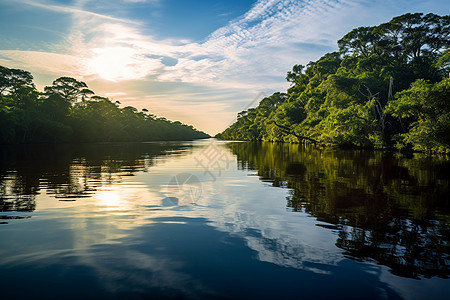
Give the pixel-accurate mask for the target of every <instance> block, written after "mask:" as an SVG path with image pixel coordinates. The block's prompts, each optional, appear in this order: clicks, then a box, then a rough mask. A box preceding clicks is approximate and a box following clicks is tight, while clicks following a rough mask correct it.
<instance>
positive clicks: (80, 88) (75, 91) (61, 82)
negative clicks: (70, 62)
mask: <svg viewBox="0 0 450 300" xmlns="http://www.w3.org/2000/svg"><path fill="white" fill-rule="evenodd" d="M44 91H45V92H46V93H47V94H48V95H59V96H61V98H62V99H64V100H65V101H67V102H69V103H71V104H73V103H75V102H76V101H77V100H78V99H79V98H80V97H86V96H87V95H89V94H93V92H92V91H91V90H89V89H88V86H87V84H86V83H84V82H82V81H78V80H76V79H74V78H71V77H60V78H58V79H56V80H55V81H53V85H52V86H46V87H45V88H44Z"/></svg>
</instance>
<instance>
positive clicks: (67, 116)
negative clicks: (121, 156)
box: [0, 66, 209, 144]
mask: <svg viewBox="0 0 450 300" xmlns="http://www.w3.org/2000/svg"><path fill="white" fill-rule="evenodd" d="M120 105H121V103H120V102H119V101H115V102H113V101H112V100H110V99H108V98H106V97H102V96H98V95H95V93H94V92H93V91H91V90H90V89H89V88H88V86H87V84H86V83H84V82H82V81H78V80H76V79H74V78H71V77H60V78H58V79H56V80H55V81H53V83H52V85H51V86H46V87H45V88H44V92H39V91H38V90H37V89H36V87H35V85H34V83H33V76H32V75H31V73H30V72H28V71H25V70H20V69H10V68H6V67H2V66H0V144H23V143H74V142H76V143H78V142H138V141H162V140H191V139H199V138H208V137H209V135H208V134H206V133H204V132H201V131H198V130H196V129H195V128H194V127H192V126H190V125H185V124H182V123H181V122H179V121H175V122H172V121H169V120H167V119H166V118H164V117H156V116H155V115H153V114H151V113H150V112H149V110H148V109H145V108H144V109H142V111H138V110H137V109H136V108H134V107H132V106H125V107H120Z"/></svg>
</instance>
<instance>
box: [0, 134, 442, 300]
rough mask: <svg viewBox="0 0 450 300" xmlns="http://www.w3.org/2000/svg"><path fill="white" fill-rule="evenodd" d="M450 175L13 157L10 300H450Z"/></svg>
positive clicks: (1, 202)
mask: <svg viewBox="0 0 450 300" xmlns="http://www.w3.org/2000/svg"><path fill="white" fill-rule="evenodd" d="M449 181H450V161H449V160H448V158H445V157H427V156H426V155H419V154H415V155H401V154H398V153H383V152H370V151H343V150H314V149H309V148H305V147H304V146H300V145H282V144H271V143H225V142H217V141H215V142H214V141H213V140H204V141H196V142H185V143H142V144H103V145H83V146H76V147H75V146H61V147H53V148H52V149H49V148H47V147H45V146H42V147H37V146H35V147H27V148H20V149H17V148H3V149H1V150H0V209H1V212H0V223H1V224H0V298H1V299H15V298H17V299H69V298H76V299H78V298H82V297H83V298H89V299H103V298H114V299H129V298H133V299H136V298H137V299H179V298H186V299H449V298H450V279H449V275H450V200H449V195H450V191H449Z"/></svg>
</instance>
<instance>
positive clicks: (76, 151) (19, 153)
mask: <svg viewBox="0 0 450 300" xmlns="http://www.w3.org/2000/svg"><path fill="white" fill-rule="evenodd" d="M189 147H191V146H189V145H177V144H158V143H152V144H145V143H130V144H86V145H76V146H74V145H59V146H52V147H49V146H48V145H42V146H37V145H33V146H21V147H4V148H2V149H0V211H33V210H35V208H36V195H37V194H39V193H40V191H41V190H45V191H46V193H47V194H49V195H51V196H53V197H55V198H57V199H59V200H60V201H71V200H75V198H76V199H79V198H83V197H90V196H91V195H92V194H93V192H95V191H96V190H97V189H98V187H101V186H105V185H111V184H113V183H118V182H120V181H121V180H122V178H123V176H133V175H134V174H135V173H136V172H140V171H145V172H146V171H147V170H148V168H149V167H150V166H152V165H153V164H154V163H155V158H157V157H159V158H161V157H163V156H165V155H167V154H168V153H170V154H174V153H177V151H184V150H186V149H187V148H189Z"/></svg>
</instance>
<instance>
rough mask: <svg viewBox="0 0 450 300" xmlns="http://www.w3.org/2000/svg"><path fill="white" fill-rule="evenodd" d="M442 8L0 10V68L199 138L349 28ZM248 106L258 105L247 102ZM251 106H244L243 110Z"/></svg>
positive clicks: (16, 0)
mask: <svg viewBox="0 0 450 300" xmlns="http://www.w3.org/2000/svg"><path fill="white" fill-rule="evenodd" d="M407 12H423V13H428V12H433V13H437V14H440V15H446V14H449V12H450V1H444V0H428V1H414V0H413V1H404V0H398V1H387V0H374V1H369V0H340V1H338V0H310V1H306V0H305V1H304V0H253V1H250V0H222V1H219V0H197V1H194V0H193V1H186V0H0V65H3V66H7V67H13V68H22V69H26V70H28V71H31V72H32V73H33V75H34V76H35V82H36V84H37V87H38V89H40V90H42V89H43V87H44V86H45V85H50V84H51V82H52V81H53V80H54V79H56V78H57V77H60V76H72V77H75V78H77V79H79V80H83V81H85V82H86V83H87V84H88V85H89V87H90V88H91V89H93V90H94V91H95V92H96V93H97V94H98V95H102V96H108V97H110V98H111V99H113V100H119V101H121V103H122V104H123V105H133V106H135V107H137V108H148V109H149V110H150V111H151V112H152V113H154V114H157V115H160V116H165V117H167V118H169V119H172V120H180V121H182V122H184V123H188V124H192V125H194V126H195V127H197V128H199V129H201V130H204V131H206V132H208V133H210V134H215V133H217V132H219V131H222V130H223V129H225V128H226V127H227V126H228V125H229V124H230V123H231V122H233V120H234V118H235V115H236V113H237V112H239V111H241V110H243V109H245V108H246V107H247V106H248V105H250V104H251V103H253V100H254V99H255V98H256V99H257V98H258V96H259V97H260V96H261V95H262V94H266V95H270V94H271V93H273V92H275V91H285V90H286V88H287V87H288V84H287V82H286V81H285V79H284V78H285V75H286V73H287V72H288V71H289V70H290V69H291V68H292V66H293V65H294V64H307V63H308V62H309V61H312V60H317V59H318V58H320V57H321V56H322V55H323V54H325V53H327V52H331V51H335V50H336V49H337V46H336V41H337V40H338V39H339V38H341V37H342V36H343V35H344V34H345V33H347V32H348V31H349V30H351V29H353V28H355V27H359V26H369V25H377V24H379V23H382V22H387V21H389V20H390V19H391V18H392V17H394V16H397V15H401V14H404V13H407ZM259 100H260V99H259ZM254 104H256V103H254Z"/></svg>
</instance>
